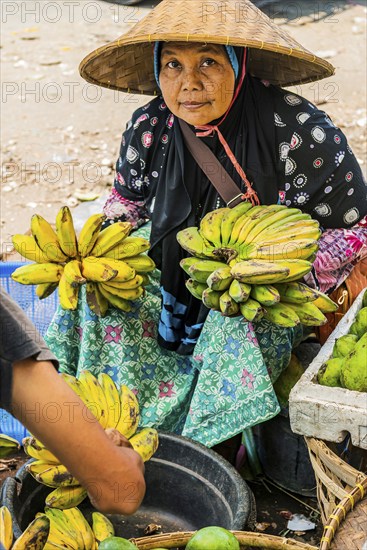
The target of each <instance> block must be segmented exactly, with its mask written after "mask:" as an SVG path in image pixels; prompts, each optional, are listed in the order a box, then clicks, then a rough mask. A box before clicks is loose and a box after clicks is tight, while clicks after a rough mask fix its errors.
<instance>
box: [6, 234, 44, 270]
mask: <svg viewBox="0 0 367 550" xmlns="http://www.w3.org/2000/svg"><path fill="white" fill-rule="evenodd" d="M11 240H12V243H13V246H14V248H15V250H16V251H17V252H18V253H19V254H20V255H21V256H23V257H24V258H27V260H31V261H32V262H37V263H39V264H44V263H48V262H50V259H49V258H48V256H47V254H45V253H44V252H42V250H41V249H40V247H39V246H38V244H37V243H36V240H35V238H34V237H32V235H19V234H16V235H13V236H12V238H11Z"/></svg>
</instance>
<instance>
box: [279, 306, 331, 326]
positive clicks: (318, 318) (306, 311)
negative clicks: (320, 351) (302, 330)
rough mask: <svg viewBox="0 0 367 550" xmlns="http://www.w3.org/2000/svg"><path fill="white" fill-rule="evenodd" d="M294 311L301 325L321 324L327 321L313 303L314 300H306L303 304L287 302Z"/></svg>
mask: <svg viewBox="0 0 367 550" xmlns="http://www.w3.org/2000/svg"><path fill="white" fill-rule="evenodd" d="M287 305H288V306H289V307H291V308H292V309H293V311H295V312H296V314H297V315H298V317H299V320H300V321H301V323H302V324H303V325H307V326H321V325H324V324H325V323H327V318H326V317H325V315H324V314H323V313H322V311H320V309H319V308H318V307H317V306H316V305H315V302H307V303H305V304H291V303H289V304H287Z"/></svg>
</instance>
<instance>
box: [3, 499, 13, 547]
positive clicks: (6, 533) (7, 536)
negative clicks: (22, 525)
mask: <svg viewBox="0 0 367 550" xmlns="http://www.w3.org/2000/svg"><path fill="white" fill-rule="evenodd" d="M12 542H13V521H12V517H11V513H10V511H9V509H8V508H7V507H6V506H1V508H0V548H4V550H10V548H11V545H12Z"/></svg>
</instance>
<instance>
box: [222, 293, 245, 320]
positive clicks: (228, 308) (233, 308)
mask: <svg viewBox="0 0 367 550" xmlns="http://www.w3.org/2000/svg"><path fill="white" fill-rule="evenodd" d="M219 308H220V311H221V312H222V313H223V315H226V316H227V317H230V316H232V315H237V313H238V312H239V310H240V306H239V305H238V304H237V302H235V301H234V300H233V299H232V298H231V297H230V295H229V292H228V291H225V292H223V293H222V294H221V295H220V298H219Z"/></svg>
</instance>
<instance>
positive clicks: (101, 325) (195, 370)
mask: <svg viewBox="0 0 367 550" xmlns="http://www.w3.org/2000/svg"><path fill="white" fill-rule="evenodd" d="M146 231H147V228H146V227H145V228H140V229H139V230H138V231H137V232H136V233H135V234H140V235H141V236H144V237H146V236H147V233H146ZM160 307H161V297H160V291H159V273H158V272H155V273H154V277H152V279H151V284H150V285H149V287H148V288H147V292H146V294H145V296H144V297H143V298H141V299H140V300H137V301H136V302H134V306H133V310H132V311H131V312H130V313H125V312H122V311H120V310H117V309H115V308H110V309H109V310H108V314H107V315H106V316H105V317H104V318H100V317H98V316H97V315H95V314H94V313H93V312H92V311H91V310H90V308H89V307H88V305H87V303H86V296H85V288H84V287H82V288H81V290H80V297H79V306H78V309H77V310H75V311H66V310H63V309H62V308H61V307H59V309H58V310H57V311H56V313H55V316H54V319H53V321H52V323H51V325H50V327H49V329H48V332H47V334H46V336H45V339H46V342H47V344H48V345H49V347H50V349H51V350H52V351H53V352H54V354H55V355H56V356H57V358H58V359H59V361H60V370H61V371H62V372H67V373H69V374H73V375H78V374H79V373H80V372H81V371H82V370H85V369H86V370H89V371H90V372H92V373H93V374H94V375H98V374H99V373H100V372H105V373H107V374H109V375H110V376H111V378H112V379H113V380H114V381H115V382H116V383H117V384H126V385H127V386H129V387H130V388H131V389H132V390H133V391H134V392H135V393H136V394H137V397H138V399H139V403H140V407H141V425H142V426H154V427H157V428H160V429H162V430H166V431H170V432H175V433H179V434H182V435H184V436H186V437H190V438H192V439H195V440H196V441H199V442H201V443H203V444H204V445H206V446H208V447H212V446H213V445H215V444H217V443H220V442H221V441H224V440H226V439H228V438H229V437H231V436H233V435H235V434H238V433H240V432H241V431H243V430H244V429H245V428H248V427H250V426H254V425H255V424H258V423H260V422H264V421H266V420H269V419H270V418H272V417H273V416H275V415H276V414H277V413H278V412H279V411H280V407H279V404H278V401H277V398H276V395H275V393H274V390H273V385H272V382H274V381H275V380H276V379H277V378H278V376H279V374H280V373H281V372H282V370H283V369H284V368H286V367H287V365H288V362H289V359H290V354H291V350H292V347H293V346H294V345H295V344H296V343H297V342H298V341H299V339H300V336H301V334H300V330H296V329H281V328H280V327H277V326H275V325H273V324H271V323H269V322H267V321H261V322H259V323H256V324H253V325H252V324H251V323H247V322H245V321H244V320H243V319H242V318H241V317H235V318H228V317H223V316H222V315H220V314H219V313H218V312H214V311H211V312H210V313H209V316H208V318H207V320H206V322H205V324H204V328H203V330H202V333H201V335H200V337H199V340H198V342H197V344H196V347H195V349H194V354H193V355H192V356H182V355H178V354H176V353H175V352H171V351H168V350H165V349H162V348H161V347H160V346H159V345H158V343H157V340H156V335H157V323H158V320H159V312H160Z"/></svg>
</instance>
